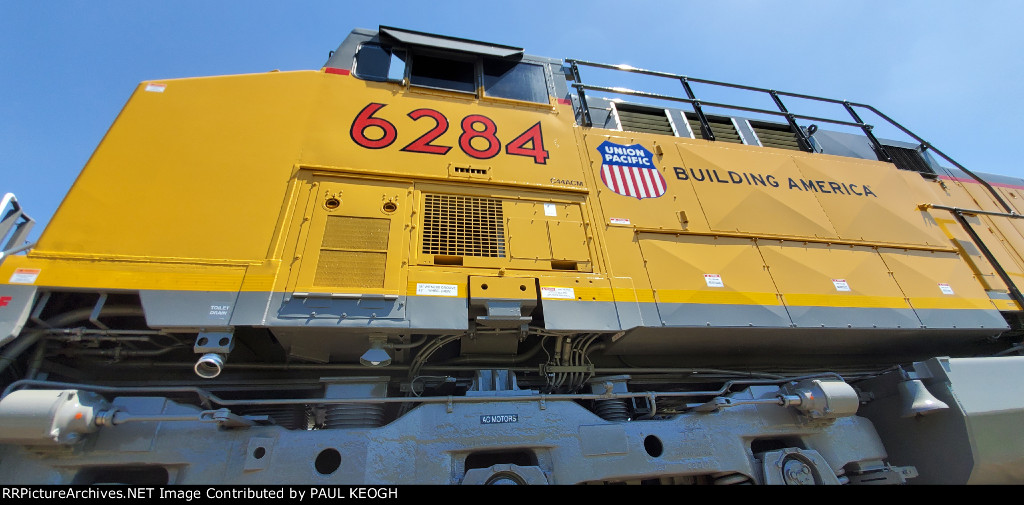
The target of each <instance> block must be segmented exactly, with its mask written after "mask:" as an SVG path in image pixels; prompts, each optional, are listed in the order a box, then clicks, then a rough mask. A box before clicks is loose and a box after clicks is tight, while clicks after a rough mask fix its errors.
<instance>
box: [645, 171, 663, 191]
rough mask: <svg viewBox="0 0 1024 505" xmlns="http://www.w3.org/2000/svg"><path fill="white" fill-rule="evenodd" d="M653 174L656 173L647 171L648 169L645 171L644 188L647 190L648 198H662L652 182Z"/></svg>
mask: <svg viewBox="0 0 1024 505" xmlns="http://www.w3.org/2000/svg"><path fill="white" fill-rule="evenodd" d="M652 172H654V171H653V170H650V169H647V168H645V169H644V170H643V174H644V187H646V188H647V196H648V197H650V198H654V197H655V196H660V195H658V192H657V191H655V190H654V181H653V180H651V178H653V177H654V174H653V173H652Z"/></svg>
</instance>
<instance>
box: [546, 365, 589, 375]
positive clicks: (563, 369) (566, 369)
mask: <svg viewBox="0 0 1024 505" xmlns="http://www.w3.org/2000/svg"><path fill="white" fill-rule="evenodd" d="M539 367H540V374H541V375H547V374H549V373H589V374H592V373H594V365H592V364H591V365H581V366H560V365H548V364H545V363H541V364H540V366H539Z"/></svg>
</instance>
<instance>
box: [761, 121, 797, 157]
mask: <svg viewBox="0 0 1024 505" xmlns="http://www.w3.org/2000/svg"><path fill="white" fill-rule="evenodd" d="M750 127H751V128H753V129H754V133H756V134H757V139H758V140H760V141H761V145H762V146H764V147H777V148H779V149H790V150H793V151H800V150H801V149H800V144H798V143H797V140H796V134H795V133H793V130H791V129H790V127H789V125H784V124H775V123H761V122H758V121H751V122H750Z"/></svg>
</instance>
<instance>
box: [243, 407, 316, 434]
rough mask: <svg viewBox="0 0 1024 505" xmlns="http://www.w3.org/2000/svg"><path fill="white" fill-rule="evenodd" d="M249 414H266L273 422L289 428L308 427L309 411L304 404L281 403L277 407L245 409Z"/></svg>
mask: <svg viewBox="0 0 1024 505" xmlns="http://www.w3.org/2000/svg"><path fill="white" fill-rule="evenodd" d="M245 414H246V415H249V416H267V417H269V418H270V419H271V420H273V421H274V424H276V425H278V426H281V427H282V428H285V429H289V430H307V429H309V413H308V412H307V411H306V406H305V405H281V406H277V407H255V408H251V409H248V410H246V412H245Z"/></svg>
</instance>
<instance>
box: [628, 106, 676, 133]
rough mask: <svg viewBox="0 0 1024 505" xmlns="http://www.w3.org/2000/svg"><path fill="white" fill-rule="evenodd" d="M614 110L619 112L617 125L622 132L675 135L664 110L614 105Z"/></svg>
mask: <svg viewBox="0 0 1024 505" xmlns="http://www.w3.org/2000/svg"><path fill="white" fill-rule="evenodd" d="M615 109H616V110H617V111H618V112H619V124H621V125H622V130H623V131H629V132H640V133H658V134H661V135H675V134H674V133H673V132H672V123H669V121H668V116H667V115H665V109H654V108H649V107H637V106H635V105H616V106H615Z"/></svg>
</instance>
